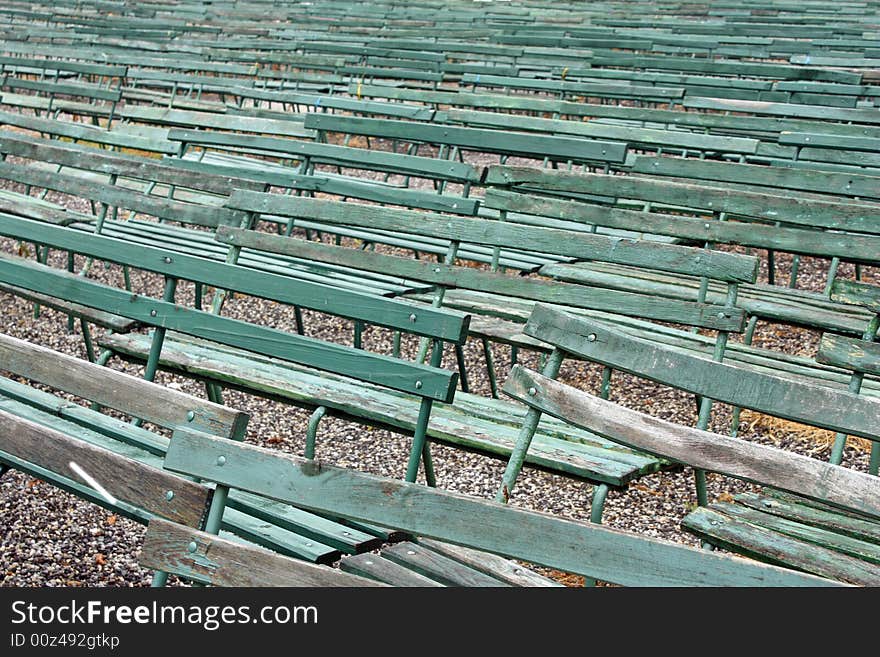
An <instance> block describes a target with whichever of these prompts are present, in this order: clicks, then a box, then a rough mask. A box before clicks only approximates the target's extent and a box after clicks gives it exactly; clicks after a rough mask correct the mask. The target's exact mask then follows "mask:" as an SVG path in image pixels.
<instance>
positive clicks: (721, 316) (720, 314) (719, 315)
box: [716, 313, 724, 319]
mask: <svg viewBox="0 0 880 657" xmlns="http://www.w3.org/2000/svg"><path fill="white" fill-rule="evenodd" d="M716 317H717V318H718V319H724V313H718V314H717V315H716Z"/></svg>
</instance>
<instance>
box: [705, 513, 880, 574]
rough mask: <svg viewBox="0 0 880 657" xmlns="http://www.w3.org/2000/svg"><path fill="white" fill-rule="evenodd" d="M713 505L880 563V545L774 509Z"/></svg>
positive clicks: (795, 535) (752, 522)
mask: <svg viewBox="0 0 880 657" xmlns="http://www.w3.org/2000/svg"><path fill="white" fill-rule="evenodd" d="M712 508H713V509H715V510H717V511H720V512H721V513H724V514H725V515H728V516H730V517H732V518H737V519H739V520H742V521H743V522H748V523H751V524H753V525H758V526H759V527H764V528H765V529H770V530H772V531H775V532H779V533H780V534H785V535H786V536H791V537H792V538H797V539H799V540H802V541H806V542H807V543H815V544H816V545H820V546H822V547H825V548H828V549H829V550H834V551H835V552H840V553H842V554H847V555H849V556H851V557H855V558H856V559H862V560H863V561H869V562H870V563H873V564H880V545H876V544H874V543H868V542H867V541H861V540H858V539H855V538H852V537H849V536H844V535H842V534H838V533H835V532H832V531H828V530H826V529H822V528H817V527H813V526H811V525H807V524H804V523H800V522H796V521H792V520H789V519H787V518H785V517H782V516H779V515H776V514H773V513H765V512H764V510H763V509H756V508H754V507H751V506H746V505H745V504H732V503H729V502H716V503H714V504H713V505H712Z"/></svg>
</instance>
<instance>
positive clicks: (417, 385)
mask: <svg viewBox="0 0 880 657" xmlns="http://www.w3.org/2000/svg"><path fill="white" fill-rule="evenodd" d="M421 389H422V382H421V381H416V390H421Z"/></svg>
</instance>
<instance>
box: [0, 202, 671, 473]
mask: <svg viewBox="0 0 880 657" xmlns="http://www.w3.org/2000/svg"><path fill="white" fill-rule="evenodd" d="M0 234H3V235H7V236H10V237H15V238H18V239H23V240H25V241H34V240H39V241H41V242H42V243H44V244H47V245H49V246H51V247H52V248H59V249H64V250H68V249H70V250H73V251H75V252H78V253H82V254H84V255H86V256H90V257H93V258H96V259H101V260H106V261H109V262H116V263H119V264H123V265H128V266H130V267H132V268H139V269H145V270H148V271H154V272H158V273H161V274H163V275H164V276H166V278H167V279H168V280H169V281H174V280H178V279H184V280H196V281H200V282H202V283H203V284H206V285H211V286H214V287H216V288H217V289H221V290H229V291H236V292H240V293H243V294H246V295H253V296H257V297H261V298H267V299H271V300H274V301H278V302H281V303H287V304H296V305H297V306H299V307H302V308H305V309H314V310H318V311H320V312H325V313H327V312H329V313H331V314H335V315H338V316H341V317H347V318H350V319H353V320H355V321H359V322H364V323H369V324H373V325H376V326H380V327H386V328H390V329H392V330H397V331H402V332H405V333H410V334H413V333H414V334H415V335H417V336H423V337H425V338H428V339H429V340H430V341H431V342H433V344H434V348H433V349H432V351H431V357H430V362H431V363H432V364H431V365H430V366H428V365H421V364H419V363H409V362H406V361H402V360H399V359H396V358H392V357H388V356H381V355H379V354H373V353H370V352H367V351H364V350H363V349H352V348H351V347H345V346H342V345H338V344H331V343H326V342H322V341H319V340H315V339H312V338H306V337H302V336H298V335H296V334H290V333H285V332H281V331H277V330H274V329H269V328H266V327H264V326H261V325H258V324H250V323H246V322H242V321H238V320H232V319H228V318H225V317H220V316H217V315H216V314H211V313H207V312H204V311H197V310H194V309H184V308H182V307H180V306H174V305H172V304H171V303H170V299H171V298H172V297H171V294H172V293H173V291H174V289H175V284H174V283H173V282H172V283H168V284H166V299H165V300H164V301H159V300H156V299H153V298H151V297H138V298H137V300H136V301H135V302H134V303H132V302H131V301H130V297H131V295H130V294H129V293H127V292H125V291H123V290H117V289H114V288H107V287H106V286H101V285H98V284H96V283H94V282H92V281H88V280H84V279H83V278H81V277H79V276H75V275H71V274H69V273H68V272H64V271H59V270H55V269H50V268H47V267H45V266H43V265H40V264H38V263H32V262H30V261H22V260H19V259H12V258H4V259H3V260H2V261H0V265H2V267H0V268H2V269H3V270H4V271H5V273H4V274H3V275H2V276H0V280H2V281H3V282H5V283H8V284H13V285H17V286H19V287H23V288H26V289H29V290H31V291H34V292H40V293H43V294H52V293H53V292H54V291H58V290H62V292H61V296H63V298H64V299H65V300H68V301H73V302H75V303H80V304H83V305H90V306H92V307H94V306H100V307H101V308H103V309H104V310H105V311H107V312H112V313H114V314H118V315H121V316H123V317H128V318H132V319H137V320H138V321H141V322H142V323H143V324H144V325H146V326H154V327H157V330H156V331H154V334H153V336H152V337H150V336H147V335H141V334H128V335H119V334H114V335H110V336H107V337H105V338H104V339H103V340H100V341H99V343H100V344H101V345H102V346H104V347H105V348H108V349H110V350H111V351H112V352H113V353H116V354H119V355H122V356H123V357H125V358H130V359H133V360H137V361H140V362H144V361H146V375H147V377H148V378H152V376H153V374H154V373H155V371H156V369H157V368H158V367H162V368H165V369H169V370H172V371H175V372H178V373H182V374H185V375H188V376H192V377H196V378H198V379H201V380H204V381H207V382H209V383H211V384H213V385H216V386H224V387H232V388H239V389H243V390H245V391H248V392H250V393H252V394H257V395H261V396H266V397H269V398H272V399H277V400H280V401H283V402H286V403H292V404H296V405H300V406H305V407H307V408H312V409H315V410H316V415H315V417H314V423H313V427H312V430H311V431H310V432H309V436H308V447H307V452H308V454H309V455H312V454H314V450H315V441H316V432H317V430H318V422H319V421H320V418H321V417H322V416H323V415H324V413H325V412H326V413H331V414H337V415H341V416H343V417H346V418H350V419H354V420H356V421H358V422H361V423H365V424H376V425H380V426H383V427H385V428H388V429H390V430H392V431H395V432H398V433H404V434H409V433H412V434H414V435H415V437H416V438H415V441H414V447H413V450H414V451H413V453H412V458H411V461H410V464H409V466H408V474H407V477H408V479H410V480H414V479H415V477H416V475H417V472H418V466H419V459H418V458H417V457H418V456H419V455H421V454H422V453H423V452H424V451H425V449H424V447H423V445H424V440H425V439H429V440H431V441H434V442H441V443H445V444H448V445H452V446H455V447H459V448H463V449H467V450H471V451H477V452H481V453H483V454H486V455H488V456H494V457H501V458H504V456H505V454H507V453H508V450H509V448H510V445H511V443H512V439H513V437H514V436H515V435H516V427H517V426H518V425H519V422H520V420H521V417H522V415H523V414H524V412H525V411H524V409H523V408H522V407H520V406H518V405H512V404H509V403H506V402H502V401H499V400H487V399H484V398H482V397H478V396H475V395H468V394H458V395H454V392H455V386H456V382H457V375H456V374H455V373H453V372H449V371H447V370H443V369H440V368H439V365H440V362H441V360H440V359H441V356H442V349H441V348H440V344H441V343H442V342H449V343H451V344H453V345H456V344H460V343H462V342H463V340H464V339H465V338H466V336H467V324H468V320H469V317H467V316H462V315H461V314H459V313H456V312H453V311H447V310H442V309H436V308H431V307H426V306H423V305H418V304H411V303H406V302H402V301H394V300H389V299H383V298H381V297H376V296H373V295H370V296H367V295H363V294H358V293H354V292H346V291H344V290H334V289H333V288H328V287H327V286H324V285H317V284H311V283H306V282H303V281H295V280H291V279H289V278H286V277H284V276H281V275H278V274H269V273H264V272H254V271H253V270H250V269H247V268H243V267H239V266H237V265H230V264H225V263H214V262H211V261H208V260H205V259H203V258H196V257H192V256H186V255H183V254H179V253H176V252H172V251H168V250H163V249H160V248H155V247H152V248H151V247H146V246H133V245H130V244H126V243H124V242H120V241H119V240H115V239H112V238H109V237H104V236H96V235H85V234H82V233H79V232H77V231H71V230H70V229H64V228H56V227H53V226H49V225H47V224H41V223H37V222H32V221H28V220H23V219H15V218H11V217H10V218H5V217H3V216H2V215H0ZM282 239H286V238H282ZM166 259H168V260H170V261H171V262H166ZM58 280H64V281H65V283H64V285H63V286H59V284H58V283H57V281H58ZM215 307H216V308H219V307H220V305H219V303H218V302H216V301H215ZM153 311H155V313H156V314H155V315H152V314H151V312H153ZM413 317H415V318H416V319H415V321H414V320H413V319H412V318H413ZM166 331H167V332H169V333H168V334H167V335H166ZM171 331H174V332H175V333H170V332H171ZM150 354H152V355H150ZM213 398H215V399H218V397H213ZM453 399H454V402H453ZM429 420H430V421H429ZM558 429H559V425H558V424H557V423H555V422H553V421H551V422H548V423H546V424H544V425H542V426H541V427H540V438H539V440H538V442H539V443H541V445H542V447H540V448H537V449H536V451H535V453H534V454H533V456H532V457H531V458H530V464H531V465H534V466H535V467H538V468H542V469H546V470H550V471H554V472H558V473H560V474H564V475H567V476H571V477H575V478H577V479H582V480H585V481H587V482H595V483H597V484H602V485H609V486H623V485H626V483H628V482H629V481H631V480H632V479H634V478H636V477H639V476H641V475H643V474H646V473H650V472H654V471H656V470H657V469H658V468H659V467H661V466H662V463H661V462H659V461H657V460H655V459H651V458H644V457H642V456H641V455H638V454H635V453H628V452H622V451H620V450H617V449H612V450H607V449H606V447H607V445H606V444H605V443H604V441H598V442H596V441H594V440H593V439H592V436H591V435H590V434H588V433H582V432H574V433H568V432H564V433H559V431H558ZM426 476H427V477H428V479H429V481H432V480H433V473H432V470H431V468H430V463H429V467H428V469H427V470H426Z"/></svg>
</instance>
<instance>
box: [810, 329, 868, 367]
mask: <svg viewBox="0 0 880 657" xmlns="http://www.w3.org/2000/svg"><path fill="white" fill-rule="evenodd" d="M816 360H817V361H819V362H820V363H824V364H826V365H836V366H837V367H845V368H846V369H848V370H856V371H857V372H864V373H867V374H880V344H878V343H876V342H865V341H864V340H857V339H854V338H845V337H843V336H841V335H834V334H833V333H825V334H824V335H823V336H822V340H821V342H820V343H819V351H818V353H817V354H816Z"/></svg>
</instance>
